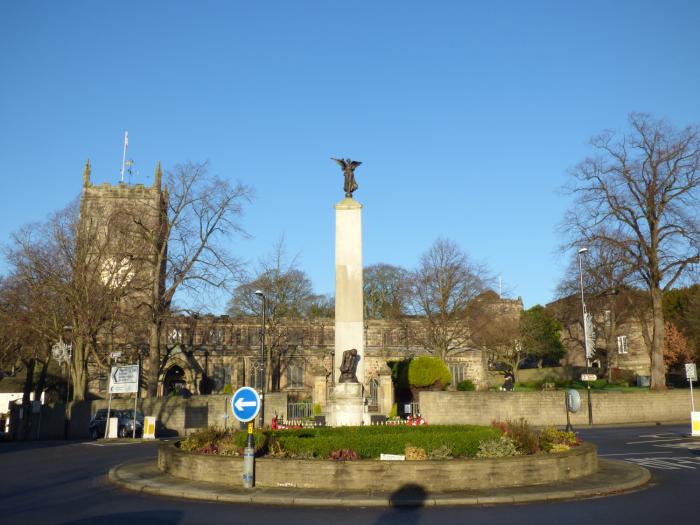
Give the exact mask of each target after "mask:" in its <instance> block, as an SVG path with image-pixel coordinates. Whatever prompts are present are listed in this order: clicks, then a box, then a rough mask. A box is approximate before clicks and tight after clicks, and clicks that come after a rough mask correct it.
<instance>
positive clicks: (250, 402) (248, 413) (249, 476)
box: [231, 386, 261, 489]
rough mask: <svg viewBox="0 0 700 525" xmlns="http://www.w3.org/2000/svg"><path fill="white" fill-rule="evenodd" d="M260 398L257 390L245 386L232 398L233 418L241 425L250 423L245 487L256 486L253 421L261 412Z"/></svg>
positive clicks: (244, 474)
mask: <svg viewBox="0 0 700 525" xmlns="http://www.w3.org/2000/svg"><path fill="white" fill-rule="evenodd" d="M260 405H261V403H260V396H259V395H258V393H257V392H256V391H255V389H253V388H250V387H249V386H244V387H241V388H239V389H238V390H236V393H235V394H233V397H232V398H231V411H232V412H233V416H234V417H235V418H236V419H237V420H238V421H240V422H241V423H248V438H247V439H246V444H245V448H244V449H243V487H244V488H246V489H250V488H253V487H254V486H255V439H254V438H253V428H254V425H253V423H252V421H253V420H254V419H255V418H256V416H257V415H258V412H260Z"/></svg>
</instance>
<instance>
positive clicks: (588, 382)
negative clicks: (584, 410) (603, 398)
mask: <svg viewBox="0 0 700 525" xmlns="http://www.w3.org/2000/svg"><path fill="white" fill-rule="evenodd" d="M586 369H588V367H586ZM596 379H598V376H597V375H595V374H589V373H588V372H586V373H585V374H581V381H583V382H585V383H586V390H588V424H589V425H593V405H592V404H591V383H592V382H593V381H595V380H596Z"/></svg>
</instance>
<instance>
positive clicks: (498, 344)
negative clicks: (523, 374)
mask: <svg viewBox="0 0 700 525" xmlns="http://www.w3.org/2000/svg"><path fill="white" fill-rule="evenodd" d="M468 312H469V326H470V328H471V338H470V342H471V343H472V344H474V345H475V346H477V347H478V348H480V349H481V350H482V351H483V352H485V354H486V356H487V359H488V362H489V365H490V366H491V367H496V368H498V369H500V370H502V371H503V372H504V373H505V372H510V373H511V374H513V380H514V381H515V382H517V381H518V367H519V365H520V362H521V361H522V360H523V358H524V357H525V354H526V351H525V347H524V345H523V335H524V334H523V329H522V328H523V327H522V323H521V314H522V311H521V310H520V309H514V308H513V307H512V306H511V305H510V304H509V303H507V302H504V301H503V300H501V298H500V297H499V296H498V295H497V294H496V293H494V292H492V291H488V292H486V293H483V294H481V295H480V296H479V297H477V298H475V299H474V300H473V301H471V303H470V304H469V308H468Z"/></svg>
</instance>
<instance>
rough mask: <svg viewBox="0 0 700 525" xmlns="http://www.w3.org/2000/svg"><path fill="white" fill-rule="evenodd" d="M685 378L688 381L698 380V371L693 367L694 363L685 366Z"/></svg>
mask: <svg viewBox="0 0 700 525" xmlns="http://www.w3.org/2000/svg"><path fill="white" fill-rule="evenodd" d="M685 377H686V379H687V380H688V381H697V380H698V369H697V367H696V366H695V363H687V364H686V365H685Z"/></svg>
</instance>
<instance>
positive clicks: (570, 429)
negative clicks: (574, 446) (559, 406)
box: [564, 392, 574, 432]
mask: <svg viewBox="0 0 700 525" xmlns="http://www.w3.org/2000/svg"><path fill="white" fill-rule="evenodd" d="M564 405H565V406H566V428H565V430H566V431H567V432H573V431H574V427H572V426H571V419H570V417H569V410H570V409H571V407H570V406H569V393H568V392H564Z"/></svg>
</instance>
